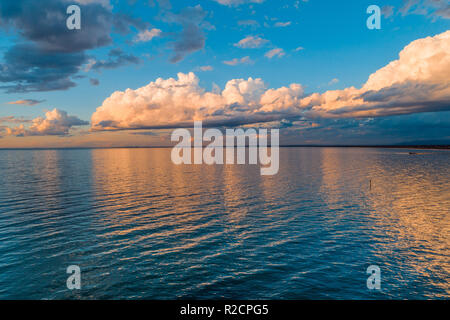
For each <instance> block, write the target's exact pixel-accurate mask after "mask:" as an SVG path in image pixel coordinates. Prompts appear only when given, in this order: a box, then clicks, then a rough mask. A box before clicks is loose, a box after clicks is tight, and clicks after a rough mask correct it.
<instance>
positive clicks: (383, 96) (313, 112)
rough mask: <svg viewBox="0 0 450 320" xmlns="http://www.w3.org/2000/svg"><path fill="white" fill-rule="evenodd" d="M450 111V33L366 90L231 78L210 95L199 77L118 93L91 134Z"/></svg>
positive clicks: (416, 44) (405, 57)
mask: <svg viewBox="0 0 450 320" xmlns="http://www.w3.org/2000/svg"><path fill="white" fill-rule="evenodd" d="M440 110H450V31H447V32H444V33H442V34H439V35H436V36H434V37H427V38H424V39H419V40H416V41H413V42H412V43H410V44H409V45H408V46H406V47H405V48H404V49H403V50H402V51H401V52H400V55H399V59H398V60H395V61H392V62H391V63H389V64H388V65H387V66H385V67H384V68H381V69H379V70H378V71H376V72H375V73H373V74H372V75H370V77H369V79H368V81H367V82H366V83H365V84H364V85H363V87H362V88H360V89H357V88H355V87H349V88H346V89H343V90H330V91H327V92H325V93H323V94H319V93H314V94H311V95H309V96H304V92H303V87H302V86H301V85H300V84H291V85H290V86H288V87H282V88H278V89H268V88H267V85H266V84H265V83H264V82H263V80H262V79H259V78H257V79H253V78H248V79H247V80H245V79H233V80H230V81H228V82H227V84H226V86H225V89H224V90H223V91H220V90H219V91H217V90H214V91H213V92H208V91H206V90H205V89H204V88H202V87H200V86H199V79H198V78H197V76H196V75H195V74H193V73H189V74H183V73H179V74H178V78H177V79H173V78H170V79H162V78H159V79H157V80H156V81H154V82H150V83H149V84H148V85H146V86H145V87H142V88H139V89H136V90H132V89H127V90H126V91H124V92H121V91H116V92H114V93H113V94H112V95H111V96H110V97H109V98H107V99H106V100H105V101H104V102H103V104H102V105H101V106H100V107H99V108H97V110H96V112H95V113H94V114H93V115H92V129H93V130H116V129H142V128H167V127H177V126H185V125H190V124H191V123H192V121H194V120H203V121H206V122H208V123H210V124H215V125H219V124H248V123H256V122H268V121H274V120H280V119H284V118H289V117H298V116H306V117H323V118H350V117H376V116H388V115H396V114H410V113H417V112H428V111H440Z"/></svg>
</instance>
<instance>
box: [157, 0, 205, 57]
mask: <svg viewBox="0 0 450 320" xmlns="http://www.w3.org/2000/svg"><path fill="white" fill-rule="evenodd" d="M206 14H207V12H206V11H204V10H203V8H202V7H201V6H200V5H196V6H195V7H187V8H185V9H183V10H181V12H180V13H178V14H174V13H171V12H168V13H167V14H166V17H165V19H166V21H167V22H168V23H175V24H180V25H181V26H182V30H181V32H180V33H179V34H177V35H176V36H175V41H173V42H172V43H171V47H172V48H173V51H174V55H173V56H172V58H170V62H172V63H177V62H179V61H181V60H183V59H184V57H185V56H186V55H187V54H190V53H193V52H196V51H198V50H201V49H203V48H204V47H205V40H206V38H205V35H204V32H203V28H205V29H211V28H213V26H211V25H210V24H208V23H206V22H205V21H204V19H205V17H206Z"/></svg>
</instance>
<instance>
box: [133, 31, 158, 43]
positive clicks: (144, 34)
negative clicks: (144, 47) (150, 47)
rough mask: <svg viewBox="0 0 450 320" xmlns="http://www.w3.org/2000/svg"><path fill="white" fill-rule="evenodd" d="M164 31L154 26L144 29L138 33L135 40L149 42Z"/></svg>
mask: <svg viewBox="0 0 450 320" xmlns="http://www.w3.org/2000/svg"><path fill="white" fill-rule="evenodd" d="M161 33H162V31H161V30H160V29H156V28H153V29H151V30H144V31H141V32H139V33H138V34H137V36H136V38H135V39H134V42H148V41H151V40H152V39H153V38H155V37H159V36H160V35H161Z"/></svg>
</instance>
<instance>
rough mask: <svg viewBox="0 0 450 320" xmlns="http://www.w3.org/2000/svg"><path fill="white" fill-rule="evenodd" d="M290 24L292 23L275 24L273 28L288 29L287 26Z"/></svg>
mask: <svg viewBox="0 0 450 320" xmlns="http://www.w3.org/2000/svg"><path fill="white" fill-rule="evenodd" d="M291 24H292V22H291V21H287V22H277V23H275V25H274V26H275V27H277V28H283V27H288V26H290V25H291Z"/></svg>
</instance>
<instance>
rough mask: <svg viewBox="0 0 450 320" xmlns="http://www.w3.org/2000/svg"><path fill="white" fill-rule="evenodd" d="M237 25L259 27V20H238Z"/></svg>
mask: <svg viewBox="0 0 450 320" xmlns="http://www.w3.org/2000/svg"><path fill="white" fill-rule="evenodd" d="M238 25H239V26H246V27H255V28H256V27H259V22H258V21H256V20H239V21H238Z"/></svg>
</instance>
